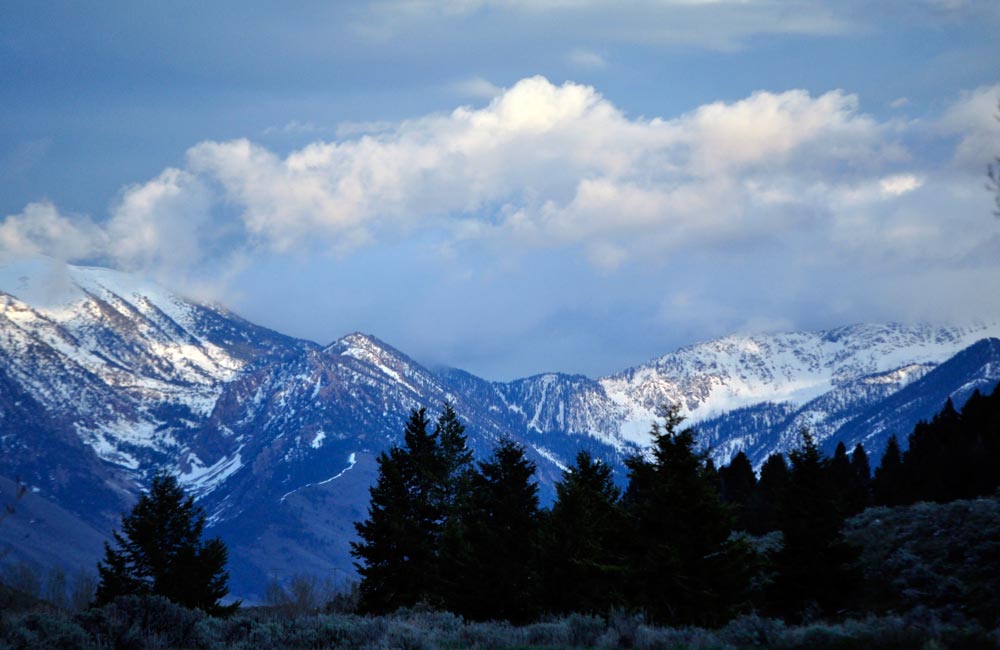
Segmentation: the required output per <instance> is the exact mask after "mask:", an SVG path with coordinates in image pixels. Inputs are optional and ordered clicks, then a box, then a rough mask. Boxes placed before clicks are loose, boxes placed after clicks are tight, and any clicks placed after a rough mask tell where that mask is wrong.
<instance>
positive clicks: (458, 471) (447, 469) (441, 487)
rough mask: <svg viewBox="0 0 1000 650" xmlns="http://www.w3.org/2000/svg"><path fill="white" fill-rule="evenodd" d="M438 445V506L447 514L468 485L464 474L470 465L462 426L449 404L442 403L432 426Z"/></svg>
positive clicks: (466, 476) (470, 454)
mask: <svg viewBox="0 0 1000 650" xmlns="http://www.w3.org/2000/svg"><path fill="white" fill-rule="evenodd" d="M435 435H436V436H437V441H438V445H439V454H440V458H441V460H440V465H439V466H440V472H441V476H440V477H439V483H438V495H437V498H438V499H439V505H438V508H439V509H440V510H441V512H443V513H445V514H448V513H450V512H451V511H452V510H453V509H454V508H455V504H456V502H457V500H458V499H459V497H460V496H461V495H462V494H463V492H464V491H465V489H466V488H467V486H468V479H469V477H468V473H469V469H470V468H471V466H472V450H471V449H469V447H468V440H467V439H466V436H465V427H464V426H462V423H461V422H459V420H458V415H456V413H455V410H454V409H453V408H452V407H451V404H449V403H447V402H445V405H444V408H443V409H442V411H441V415H440V416H439V417H438V420H437V424H436V427H435Z"/></svg>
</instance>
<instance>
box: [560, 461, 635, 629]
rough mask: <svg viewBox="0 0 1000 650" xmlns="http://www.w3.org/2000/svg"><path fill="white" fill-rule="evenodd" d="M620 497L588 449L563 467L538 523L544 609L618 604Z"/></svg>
mask: <svg viewBox="0 0 1000 650" xmlns="http://www.w3.org/2000/svg"><path fill="white" fill-rule="evenodd" d="M620 496H621V491H620V490H619V489H618V488H617V487H616V486H615V484H614V481H613V480H612V477H611V467H610V466H609V465H607V464H606V463H601V462H600V461H599V460H595V459H594V458H593V456H591V454H590V452H587V451H581V452H579V453H578V454H577V456H576V463H575V464H574V465H573V466H572V467H569V468H567V469H566V470H565V471H564V472H563V476H562V479H561V480H560V481H559V482H558V483H556V501H555V503H554V504H553V505H552V510H551V513H549V515H548V517H546V519H545V524H544V527H543V560H544V561H543V563H542V566H543V567H544V572H545V594H544V603H543V608H544V609H545V610H547V611H549V612H559V613H569V612H581V613H596V614H604V613H606V612H608V611H610V609H611V608H612V607H614V606H621V605H622V604H623V587H624V577H625V575H624V572H625V561H624V558H623V549H622V543H621V531H622V529H623V525H624V514H623V512H622V510H621V507H620V505H619V503H618V500H619V498H620Z"/></svg>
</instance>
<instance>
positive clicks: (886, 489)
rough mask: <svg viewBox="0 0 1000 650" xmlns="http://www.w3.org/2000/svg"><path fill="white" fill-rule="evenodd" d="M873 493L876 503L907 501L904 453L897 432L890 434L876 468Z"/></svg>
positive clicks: (892, 503) (886, 504)
mask: <svg viewBox="0 0 1000 650" xmlns="http://www.w3.org/2000/svg"><path fill="white" fill-rule="evenodd" d="M872 494H873V500H874V502H875V504H876V505H880V506H898V505H901V504H903V503H904V502H905V496H904V486H903V454H902V453H901V452H900V450H899V440H898V439H897V438H896V436H895V434H893V435H891V436H889V442H888V444H886V446H885V452H884V453H883V454H882V462H881V463H879V466H878V467H877V468H876V469H875V479H874V480H873V481H872Z"/></svg>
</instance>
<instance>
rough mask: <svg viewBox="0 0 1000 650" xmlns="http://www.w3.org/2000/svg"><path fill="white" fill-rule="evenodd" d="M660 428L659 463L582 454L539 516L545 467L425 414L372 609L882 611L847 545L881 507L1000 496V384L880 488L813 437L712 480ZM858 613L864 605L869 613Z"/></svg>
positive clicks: (364, 590)
mask: <svg viewBox="0 0 1000 650" xmlns="http://www.w3.org/2000/svg"><path fill="white" fill-rule="evenodd" d="M660 415H661V420H660V421H658V422H656V423H654V425H653V428H652V431H651V436H652V443H653V444H652V447H651V451H650V453H649V454H648V455H647V456H641V457H634V458H632V459H630V460H628V461H626V467H627V470H628V476H627V484H626V487H625V489H624V490H620V489H619V488H618V487H617V486H616V485H615V483H614V482H613V480H612V476H611V468H610V467H609V466H607V465H605V464H603V463H601V462H599V461H597V460H595V459H594V458H592V457H591V456H590V455H589V454H588V453H586V452H582V453H580V454H579V455H578V456H577V458H576V460H575V463H574V464H573V466H571V467H569V468H567V469H566V471H565V472H564V474H563V476H562V479H561V480H560V481H559V482H558V483H557V485H556V494H557V498H556V500H555V502H554V503H553V505H552V506H551V508H541V507H540V505H539V500H538V487H537V484H536V483H535V482H534V480H533V476H534V470H535V467H534V465H533V464H532V463H531V461H530V460H529V459H528V458H527V456H526V455H525V452H524V449H522V448H521V447H520V446H518V445H517V444H516V443H514V442H512V441H510V440H504V441H501V442H500V443H499V444H498V445H497V446H496V448H495V449H494V452H493V454H492V455H491V456H490V457H489V458H487V459H486V460H483V461H480V462H474V461H473V459H472V454H471V453H470V451H469V449H468V447H467V445H466V439H465V434H464V430H463V428H462V425H461V424H460V423H459V421H458V419H457V417H456V416H455V413H454V411H453V410H452V409H451V408H450V407H449V406H447V405H445V407H444V411H443V413H442V414H441V416H440V417H439V418H438V419H437V421H436V423H434V425H433V426H432V424H431V422H430V420H429V419H428V417H427V414H426V411H425V410H418V411H414V412H413V413H412V414H411V417H410V420H409V422H408V424H407V427H406V431H405V435H404V440H403V444H402V445H400V446H397V447H393V448H392V449H390V450H389V451H387V452H384V453H383V454H381V455H380V457H379V477H378V481H377V483H376V485H375V486H373V487H372V489H371V496H372V499H371V505H370V508H369V513H368V515H369V516H368V519H367V520H366V521H364V522H362V523H359V524H357V525H356V526H357V530H358V534H359V537H360V541H359V542H357V543H355V544H354V545H353V554H354V555H355V557H356V558H357V560H358V564H357V568H358V571H359V574H360V575H361V578H362V581H361V585H360V607H361V609H362V611H364V612H367V613H387V612H391V611H394V610H396V609H398V608H400V607H411V606H414V605H418V604H423V605H427V606H430V607H432V608H436V609H442V610H447V611H451V612H454V613H456V614H459V615H461V616H463V617H465V618H467V619H471V620H488V619H503V620H509V621H513V622H525V621H530V620H537V619H538V618H539V617H541V616H555V615H566V614H569V613H574V612H575V613H584V614H606V613H607V612H609V611H613V610H626V611H628V610H631V611H637V612H643V613H644V614H645V615H646V616H647V617H648V618H649V619H650V620H651V621H653V622H656V623H658V624H666V625H702V626H715V625H720V624H723V623H725V622H726V621H727V620H730V619H731V618H732V617H733V616H734V615H736V614H738V613H741V612H747V611H757V612H761V613H763V614H766V615H769V616H776V617H780V618H783V619H785V620H788V621H801V620H804V619H811V618H814V617H816V616H826V617H843V616H845V615H849V614H861V615H864V614H865V613H866V612H867V611H869V610H870V609H873V608H875V606H874V605H873V604H872V600H871V598H863V599H860V600H859V598H858V595H859V594H862V593H869V592H871V590H870V589H868V587H867V586H866V585H865V584H863V582H864V576H863V575H862V572H861V570H860V569H859V566H860V565H859V563H858V556H859V552H860V551H859V549H857V548H856V547H853V546H851V545H849V544H848V543H847V542H846V541H844V538H843V537H842V536H841V529H842V527H843V524H844V521H845V519H846V518H848V517H850V516H852V515H855V514H857V513H860V512H861V511H863V510H864V509H866V508H868V507H869V506H871V505H879V504H881V505H899V504H904V503H911V502H913V501H917V500H932V501H949V500H952V499H956V498H969V497H973V496H976V495H982V494H990V493H992V492H993V491H994V490H996V488H997V485H998V483H1000V471H998V466H997V463H998V460H1000V449H998V445H1000V388H998V390H997V391H995V392H994V393H993V394H992V395H991V396H989V397H985V396H983V395H980V394H979V393H978V392H977V393H975V394H974V395H973V396H972V398H970V400H969V402H968V404H967V405H966V406H965V408H964V409H963V411H962V412H961V413H958V412H957V411H956V410H955V409H954V408H953V406H952V405H951V403H950V402H949V403H948V404H947V405H946V406H945V408H944V410H943V411H942V412H941V413H939V414H938V415H937V416H935V417H934V419H933V420H932V421H931V422H928V423H921V424H920V425H919V426H918V427H917V428H916V430H915V431H914V432H913V434H912V435H911V436H910V438H909V449H908V450H907V451H906V453H901V452H900V449H899V444H898V441H896V439H895V438H893V439H892V440H891V442H890V444H889V446H888V448H887V450H886V452H885V455H884V457H883V459H882V463H881V465H880V467H879V469H878V470H877V471H876V473H875V477H874V478H872V475H871V471H870V464H869V459H868V455H867V453H866V451H865V449H864V448H863V447H862V446H861V445H858V446H857V447H856V448H855V449H853V450H852V451H851V452H850V453H848V450H847V449H846V448H845V446H844V445H843V444H840V445H838V447H837V449H836V451H835V452H834V454H833V456H832V457H828V456H826V455H825V454H823V453H822V452H821V451H820V449H819V448H818V446H817V445H816V443H815V441H814V440H813V439H812V437H811V436H810V435H809V434H808V432H803V434H802V442H801V445H800V446H799V448H798V449H796V450H794V451H792V452H790V453H789V454H788V456H787V458H786V457H785V456H783V455H781V454H775V455H772V456H771V457H770V458H768V459H767V461H766V462H765V463H764V464H763V466H762V468H761V472H760V476H759V478H758V476H757V475H756V474H755V473H754V471H753V468H752V467H751V465H750V463H749V461H748V459H747V457H746V456H745V455H744V454H742V453H740V454H737V455H736V456H735V457H734V458H733V460H732V461H731V462H730V463H729V464H728V465H726V466H724V467H721V468H718V469H717V468H716V467H715V466H714V465H713V464H712V462H711V460H710V459H709V457H708V455H707V453H706V452H704V451H701V450H699V449H698V446H697V444H696V439H695V432H694V430H693V429H690V428H683V427H682V418H681V417H680V415H679V412H678V409H677V408H667V409H664V410H663V411H662V413H661V414H660ZM859 603H864V604H863V605H859Z"/></svg>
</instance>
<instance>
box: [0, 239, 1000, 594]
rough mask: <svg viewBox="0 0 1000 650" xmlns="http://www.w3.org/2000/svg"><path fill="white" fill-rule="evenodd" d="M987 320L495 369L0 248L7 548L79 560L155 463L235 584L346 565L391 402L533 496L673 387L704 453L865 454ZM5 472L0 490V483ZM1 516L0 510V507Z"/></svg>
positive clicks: (952, 372) (398, 428) (967, 389)
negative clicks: (515, 464) (590, 364)
mask: <svg viewBox="0 0 1000 650" xmlns="http://www.w3.org/2000/svg"><path fill="white" fill-rule="evenodd" d="M996 337H1000V324H988V323H979V324H971V325H962V326H954V325H930V324H922V325H902V324H863V325H852V326H847V327H841V328H838V329H834V330H827V331H820V332H791V333H782V334H761V335H752V336H729V337H725V338H722V339H717V340H712V341H707V342H704V343H699V344H695V345H691V346H688V347H685V348H682V349H679V350H677V351H674V352H671V353H669V354H666V355H664V356H662V357H659V358H657V359H654V360H652V361H650V362H648V363H645V364H642V365H640V366H636V367H634V368H629V369H626V370H623V371H621V372H619V373H616V374H613V375H610V376H607V377H602V378H596V379H595V378H588V377H584V376H580V375H566V374H559V373H547V374H542V375H536V376H533V377H528V378H524V379H518V380H515V381H510V382H494V381H488V380H486V379H482V378H479V377H476V376H474V375H472V374H470V373H467V372H464V371H462V370H459V369H453V368H429V367H426V366H424V365H422V364H420V363H418V362H417V361H415V360H413V359H411V358H409V357H408V356H407V355H406V354H404V353H403V352H400V351H399V350H396V349H394V348H393V347H391V346H390V345H388V344H386V343H384V342H382V341H380V340H378V339H377V338H375V337H373V336H370V335H366V334H361V333H354V334H349V335H347V336H344V337H343V338H341V339H339V340H337V341H334V342H333V343H331V344H329V345H325V346H323V345H319V344H316V343H313V342H310V341H304V340H301V339H296V338H293V337H289V336H285V335H282V334H279V333H277V332H274V331H271V330H268V329H266V328H263V327H260V326H257V325H254V324H253V323H250V322H248V321H246V320H244V319H242V318H240V317H239V316H237V315H236V314H234V313H232V312H230V311H228V310H227V309H225V308H223V307H219V306H214V305H207V304H201V303H198V302H195V301H190V300H186V299H184V298H181V297H180V296H178V295H176V294H174V293H171V292H170V291H168V290H166V289H164V288H162V287H160V286H158V285H156V284H154V283H151V282H148V281H145V280H143V279H141V278H138V277H136V276H133V275H129V274H125V273H120V272H117V271H112V270H108V269H102V268H92V267H79V266H69V265H65V264H63V263H60V262H56V261H54V260H49V259H45V258H29V259H22V260H17V261H12V262H8V263H6V264H0V454H2V455H0V479H3V480H0V488H3V489H5V490H7V491H8V493H11V494H10V496H9V498H7V499H5V500H6V501H8V502H12V500H13V494H12V491H13V489H14V488H13V487H12V485H13V484H12V483H10V480H11V479H14V478H15V477H16V478H18V479H20V480H21V481H23V482H24V483H26V484H27V485H28V486H29V490H28V492H27V493H26V495H25V496H24V498H22V499H20V500H19V501H18V502H17V504H16V512H15V515H14V516H13V517H10V518H8V520H6V521H4V522H3V523H2V524H0V542H3V543H4V545H5V546H6V548H7V550H8V558H7V560H8V561H11V560H13V559H23V560H26V561H30V562H34V563H37V564H40V565H59V564H62V565H64V566H65V567H66V568H76V567H77V566H79V565H80V564H81V563H83V564H87V563H88V562H90V563H91V564H92V563H93V562H96V559H97V558H98V557H99V554H100V551H101V548H100V543H101V541H102V540H103V539H106V538H107V535H108V533H109V531H110V530H111V529H112V528H113V527H114V526H116V525H117V524H118V523H119V520H120V516H121V514H122V512H123V511H127V509H128V508H129V507H130V505H131V504H132V503H133V502H134V500H135V499H136V498H137V495H138V494H139V493H140V492H141V490H142V489H143V488H144V486H146V485H148V482H149V480H150V478H151V477H152V476H153V475H154V474H155V473H156V472H159V471H168V472H171V473H174V474H175V475H177V476H178V477H179V479H180V480H181V482H182V483H183V485H184V486H185V488H186V489H187V490H188V491H189V492H190V493H191V494H193V495H195V496H196V497H197V499H198V501H199V504H200V505H201V506H202V507H204V508H205V511H206V513H207V514H208V517H209V528H210V530H209V533H210V534H218V535H220V536H222V538H223V539H224V540H225V541H226V542H227V544H228V545H229V547H230V570H231V573H232V587H233V591H234V593H236V594H237V595H241V596H247V597H249V598H251V599H253V598H255V597H259V596H260V595H261V593H262V589H263V586H264V584H265V582H266V580H267V579H268V578H269V577H271V576H274V577H277V578H279V579H284V578H287V577H288V576H289V575H291V574H292V573H294V572H300V573H307V574H313V575H326V576H331V577H333V578H334V580H338V581H339V580H346V579H348V578H350V577H351V576H352V575H353V568H352V563H351V560H350V557H349V554H348V549H349V542H350V541H351V540H352V539H353V535H354V531H353V526H352V523H353V522H354V521H357V520H360V519H363V518H364V517H365V515H366V509H367V501H368V491H367V489H368V486H370V485H371V484H372V483H373V481H374V480H375V477H376V475H377V463H376V460H375V459H376V457H377V455H378V453H379V452H380V451H382V450H383V449H386V448H387V447H388V446H390V445H392V444H394V443H396V442H398V441H399V440H400V439H401V435H402V431H403V426H404V423H405V420H406V419H407V417H408V415H409V412H410V410H411V409H414V408H421V407H426V408H427V409H428V413H429V415H430V416H431V417H434V416H435V415H436V413H437V412H438V410H439V409H440V408H441V405H442V404H443V403H445V402H448V403H450V404H452V406H453V407H454V408H455V410H456V412H457V413H458V415H459V417H460V419H461V420H462V421H463V423H464V424H465V425H466V427H467V432H468V434H469V441H470V444H471V446H472V447H473V449H474V451H475V452H476V454H477V455H479V456H483V455H485V454H487V453H488V452H489V450H490V449H491V448H492V445H493V444H494V443H495V442H496V441H497V440H498V439H500V438H502V437H504V436H510V437H512V438H514V439H515V440H517V441H518V442H520V443H521V444H523V445H524V446H525V448H526V449H527V451H528V453H529V455H530V457H531V458H532V460H533V461H534V462H535V463H536V465H537V467H538V481H539V485H540V488H541V493H542V496H543V500H547V499H551V498H552V495H553V487H552V486H553V483H554V482H555V481H556V480H557V479H558V478H559V476H560V475H561V472H562V470H563V469H564V468H565V467H566V466H567V465H568V464H570V463H571V462H572V459H573V457H574V456H575V454H576V452H577V451H578V450H580V449H588V450H590V451H591V452H593V453H594V454H595V455H597V456H599V457H601V458H602V459H604V461H605V462H608V463H610V464H612V466H613V467H614V468H615V469H616V472H617V476H618V478H619V480H624V470H623V465H622V460H623V459H625V458H627V457H628V456H630V455H633V454H637V453H642V452H643V450H644V448H645V446H646V445H647V444H648V441H649V437H648V431H649V427H650V424H651V422H652V421H653V420H654V419H655V414H656V410H657V407H658V406H659V405H661V404H664V403H677V404H680V405H681V407H682V411H683V413H684V414H685V415H686V416H687V418H688V423H690V424H693V425H694V426H695V427H696V428H697V430H698V431H699V433H700V438H699V439H700V440H701V442H702V444H704V445H705V446H706V447H707V448H708V449H709V451H710V453H711V455H712V456H713V458H714V459H715V461H716V463H717V464H721V463H725V462H727V461H728V459H729V458H730V457H731V456H732V455H733V454H735V453H736V452H737V451H740V450H743V451H745V452H746V453H747V454H748V456H749V457H750V459H751V462H752V463H753V464H754V465H755V466H759V465H760V464H761V463H762V462H763V461H764V459H766V457H767V456H768V455H769V454H771V453H774V452H784V451H787V450H789V449H791V448H794V447H795V446H796V445H797V444H798V443H799V432H800V431H801V429H802V428H808V429H809V430H810V431H811V432H812V433H813V434H814V435H815V436H816V438H817V439H818V440H819V441H820V443H821V444H823V445H824V446H826V447H827V448H832V446H833V445H835V444H836V443H837V442H844V443H845V444H847V445H848V448H852V447H853V446H854V445H855V444H857V443H863V444H864V445H865V447H866V448H867V449H868V450H869V453H870V454H871V455H872V456H873V459H872V461H873V464H874V463H875V462H877V459H878V456H879V455H880V454H881V451H882V449H883V447H884V445H885V441H886V439H887V438H888V436H890V435H891V434H893V433H897V434H899V435H900V437H901V438H905V435H906V434H907V433H908V432H909V431H910V430H911V429H912V427H913V425H914V424H916V422H918V421H919V420H921V419H926V418H928V417H929V416H930V415H932V414H933V413H934V412H935V411H937V410H939V409H940V407H941V406H942V404H943V403H944V401H945V400H946V399H948V398H951V399H953V400H954V401H955V402H956V404H957V405H961V404H962V403H964V401H965V400H966V399H967V398H968V396H969V395H971V394H972V392H973V391H974V390H977V389H980V390H991V389H992V388H993V386H994V385H996V383H997V382H998V381H1000V340H998V338H996ZM6 494H7V493H5V495H6ZM15 520H16V522H17V523H16V525H15V524H14V523H12V522H14V521H15Z"/></svg>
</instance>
